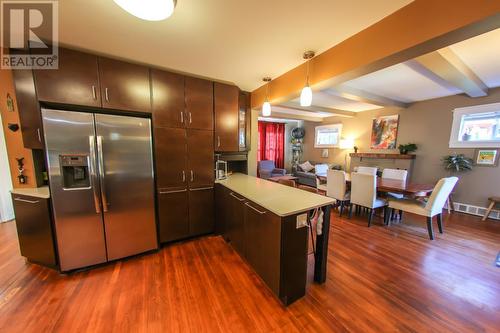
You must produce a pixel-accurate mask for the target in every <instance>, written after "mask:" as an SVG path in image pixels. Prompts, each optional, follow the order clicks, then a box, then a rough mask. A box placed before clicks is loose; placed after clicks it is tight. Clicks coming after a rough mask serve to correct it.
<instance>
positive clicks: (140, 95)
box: [99, 58, 151, 112]
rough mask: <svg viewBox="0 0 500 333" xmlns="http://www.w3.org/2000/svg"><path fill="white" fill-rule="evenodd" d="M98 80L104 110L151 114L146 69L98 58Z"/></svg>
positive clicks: (147, 69) (147, 72) (147, 70)
mask: <svg viewBox="0 0 500 333" xmlns="http://www.w3.org/2000/svg"><path fill="white" fill-rule="evenodd" d="M99 79H100V82H101V95H102V106H103V107H104V108H109V109H117V110H125V111H140V112H151V90H150V86H149V68H148V67H144V66H140V65H135V64H130V63H127V62H123V61H118V60H113V59H108V58H99Z"/></svg>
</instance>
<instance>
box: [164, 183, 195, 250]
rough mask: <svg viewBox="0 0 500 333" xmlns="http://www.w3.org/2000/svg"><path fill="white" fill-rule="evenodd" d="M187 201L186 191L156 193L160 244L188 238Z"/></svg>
mask: <svg viewBox="0 0 500 333" xmlns="http://www.w3.org/2000/svg"><path fill="white" fill-rule="evenodd" d="M188 212H189V199H188V192H187V190H186V189H183V190H172V191H164V190H161V191H158V221H159V224H160V242H161V243H164V242H170V241H174V240H179V239H183V238H186V237H189V213H188Z"/></svg>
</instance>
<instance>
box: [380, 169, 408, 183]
mask: <svg viewBox="0 0 500 333" xmlns="http://www.w3.org/2000/svg"><path fill="white" fill-rule="evenodd" d="M407 177H408V171H407V170H404V169H384V170H383V171H382V178H386V179H396V180H401V181H403V182H406V178H407Z"/></svg>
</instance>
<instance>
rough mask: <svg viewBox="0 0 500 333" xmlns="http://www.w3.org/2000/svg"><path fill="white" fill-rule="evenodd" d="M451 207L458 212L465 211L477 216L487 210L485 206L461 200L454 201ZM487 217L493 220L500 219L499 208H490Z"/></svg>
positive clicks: (482, 214)
mask: <svg viewBox="0 0 500 333" xmlns="http://www.w3.org/2000/svg"><path fill="white" fill-rule="evenodd" d="M453 209H454V210H455V211H457V212H460V213H466V214H471V215H477V216H484V214H485V213H486V210H487V208H486V207H479V206H473V205H469V204H465V203H461V202H455V203H454V205H453ZM489 218H490V219H494V220H500V210H495V209H494V210H492V211H491V213H490V215H489Z"/></svg>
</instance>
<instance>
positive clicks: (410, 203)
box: [385, 177, 458, 240]
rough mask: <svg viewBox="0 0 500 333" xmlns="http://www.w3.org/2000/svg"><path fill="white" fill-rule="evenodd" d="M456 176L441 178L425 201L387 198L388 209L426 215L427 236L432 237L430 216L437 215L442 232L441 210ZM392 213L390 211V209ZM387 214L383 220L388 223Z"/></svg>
mask: <svg viewBox="0 0 500 333" xmlns="http://www.w3.org/2000/svg"><path fill="white" fill-rule="evenodd" d="M457 181H458V178H457V177H448V178H442V179H440V180H439V182H438V183H437V184H436V186H435V187H434V190H433V191H432V194H431V196H430V197H429V200H427V202H424V201H420V200H415V199H402V200H401V199H389V209H390V210H394V209H399V210H402V211H404V212H409V213H413V214H417V215H421V216H425V217H427V231H428V232H429V238H430V239H431V240H433V239H434V231H433V230H432V218H433V217H434V216H437V223H438V228H439V233H441V234H442V233H443V219H442V212H443V207H444V204H445V203H446V201H447V200H448V196H449V195H450V193H451V191H453V188H454V187H455V185H456V184H457ZM391 213H392V211H391ZM389 216H391V214H386V218H385V222H386V224H388V225H390V219H389Z"/></svg>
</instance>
